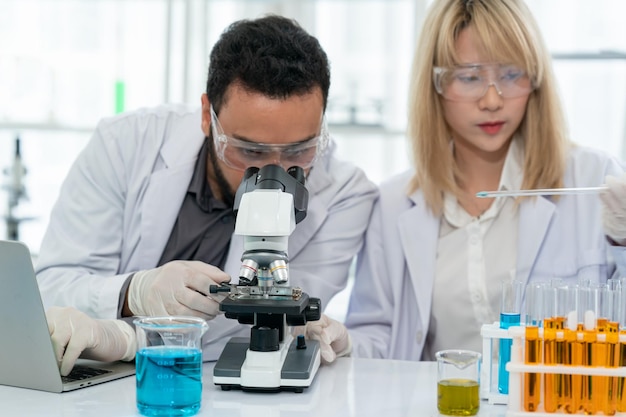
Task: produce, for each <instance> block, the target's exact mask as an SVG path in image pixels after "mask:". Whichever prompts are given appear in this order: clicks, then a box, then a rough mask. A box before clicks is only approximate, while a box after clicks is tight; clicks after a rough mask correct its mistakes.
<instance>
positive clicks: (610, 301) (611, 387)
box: [602, 279, 621, 416]
mask: <svg viewBox="0 0 626 417" xmlns="http://www.w3.org/2000/svg"><path fill="white" fill-rule="evenodd" d="M607 284H608V296H607V306H606V308H605V312H606V315H607V317H608V318H609V322H608V323H607V327H606V346H607V355H606V364H605V366H606V367H608V368H615V367H617V366H618V364H619V316H620V309H621V305H620V295H621V282H620V281H619V280H618V279H609V280H608V281H607ZM617 383H618V381H617V378H616V377H608V378H607V386H608V392H607V398H606V402H605V407H604V409H603V410H602V411H603V412H604V414H605V415H607V416H612V415H614V414H615V413H616V412H617Z"/></svg>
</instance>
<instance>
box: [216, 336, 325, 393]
mask: <svg viewBox="0 0 626 417" xmlns="http://www.w3.org/2000/svg"><path fill="white" fill-rule="evenodd" d="M296 341H297V339H294V340H293V341H292V342H291V344H290V345H289V350H288V351H287V354H286V356H285V361H284V362H283V364H282V368H281V370H280V385H277V386H265V385H266V384H265V383H263V382H261V383H253V384H247V383H246V382H245V377H244V378H243V379H244V381H243V382H242V367H243V366H244V361H245V360H246V353H247V351H248V348H249V346H250V339H248V338H245V337H233V338H231V339H230V340H229V341H228V343H227V344H226V346H225V347H224V350H223V351H222V354H221V355H220V358H219V359H218V361H217V363H216V364H215V368H214V369H213V382H214V383H215V385H220V386H221V387H222V390H224V391H228V390H230V389H241V390H244V391H266V392H277V391H294V392H303V391H304V389H305V388H308V387H309V386H310V385H311V383H312V382H313V378H314V377H315V374H316V373H317V370H318V368H319V366H320V353H319V350H320V348H319V342H317V341H316V340H307V341H306V348H304V349H302V348H298V347H297V342H296ZM268 353H274V352H268ZM247 385H254V386H247ZM268 385H272V384H268Z"/></svg>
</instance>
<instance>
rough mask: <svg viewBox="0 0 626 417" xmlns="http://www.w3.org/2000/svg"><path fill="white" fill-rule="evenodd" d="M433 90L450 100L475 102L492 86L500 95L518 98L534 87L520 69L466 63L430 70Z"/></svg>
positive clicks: (512, 66) (504, 65)
mask: <svg viewBox="0 0 626 417" xmlns="http://www.w3.org/2000/svg"><path fill="white" fill-rule="evenodd" d="M433 73H434V82H435V89H436V90H437V92H438V93H439V94H441V95H442V96H443V97H445V98H446V99H448V100H450V101H476V100H479V99H480V98H482V97H483V96H484V95H485V93H487V90H488V89H489V87H491V86H494V88H495V89H496V91H497V92H498V94H499V95H500V96H501V97H503V98H515V97H521V96H523V95H526V94H528V93H530V92H531V91H532V90H534V88H535V86H534V84H533V82H532V80H531V79H530V77H529V76H528V74H527V73H526V71H524V70H523V69H521V68H519V67H516V66H515V65H506V64H468V65H461V66H456V67H453V68H444V67H435V68H434V69H433Z"/></svg>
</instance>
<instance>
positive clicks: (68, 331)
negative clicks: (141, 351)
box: [46, 307, 137, 376]
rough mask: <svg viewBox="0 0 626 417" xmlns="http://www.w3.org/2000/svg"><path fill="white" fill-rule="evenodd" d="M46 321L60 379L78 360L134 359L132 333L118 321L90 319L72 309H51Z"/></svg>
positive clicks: (134, 339)
mask: <svg viewBox="0 0 626 417" xmlns="http://www.w3.org/2000/svg"><path fill="white" fill-rule="evenodd" d="M46 319H47V320H48V331H49V332H50V337H51V339H52V346H53V347H54V354H55V356H56V359H57V363H58V364H59V369H60V370H61V375H64V376H65V375H67V374H69V373H70V371H71V370H72V368H73V367H74V364H75V363H76V359H78V358H79V357H81V358H85V359H95V360H99V361H103V362H113V361H118V360H122V361H130V360H132V359H133V358H134V357H135V351H136V350H137V337H136V336H135V331H134V330H133V328H132V327H131V326H130V325H129V324H128V323H126V322H124V321H122V320H104V319H93V318H91V317H89V316H88V315H86V314H85V313H83V312H82V311H79V310H76V309H75V308H72V307H51V308H50V309H49V310H48V311H46Z"/></svg>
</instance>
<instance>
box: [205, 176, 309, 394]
mask: <svg viewBox="0 0 626 417" xmlns="http://www.w3.org/2000/svg"><path fill="white" fill-rule="evenodd" d="M304 180H305V178H304V171H303V170H302V168H300V167H291V168H289V169H288V170H287V171H285V170H284V169H283V168H281V167H280V166H278V165H266V166H264V167H263V168H260V169H259V168H256V167H252V168H248V169H247V170H246V172H245V173H244V177H243V180H242V182H241V184H240V186H239V188H238V189H237V193H236V195H235V205H234V210H235V214H236V216H237V217H236V222H235V234H238V235H243V237H244V252H243V255H242V257H241V268H240V272H239V283H238V284H221V285H219V286H217V285H215V286H212V288H211V292H212V293H219V292H228V295H227V296H226V298H224V300H222V302H221V303H220V310H221V311H223V312H224V314H225V316H226V318H229V319H237V320H238V321H239V323H242V324H251V325H252V328H251V330H250V338H246V337H233V338H231V339H230V340H229V341H228V343H227V344H226V346H225V347H224V350H223V351H222V353H221V355H220V357H219V359H218V361H217V363H216V364H215V368H214V370H213V382H214V383H215V384H216V385H220V386H221V388H222V390H225V391H227V390H230V389H232V388H238V389H239V388H240V389H242V390H245V391H281V390H288V391H295V392H303V390H304V389H305V388H307V387H309V386H310V385H311V383H312V381H313V378H314V377H315V374H316V372H317V370H318V368H319V366H320V347H319V342H317V341H314V340H306V341H305V339H304V336H298V337H297V338H296V339H294V338H293V337H292V335H291V333H290V332H289V330H288V326H302V325H304V324H306V322H308V321H315V320H319V319H320V315H321V302H320V300H319V299H318V298H312V297H309V296H308V295H307V294H306V293H305V292H303V291H302V289H300V288H298V287H290V286H289V258H288V255H287V242H288V239H289V236H290V235H291V233H292V232H293V230H294V229H295V227H296V224H297V223H299V222H300V221H301V220H303V219H304V218H305V217H306V210H307V205H308V191H307V189H306V188H305V187H304Z"/></svg>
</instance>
